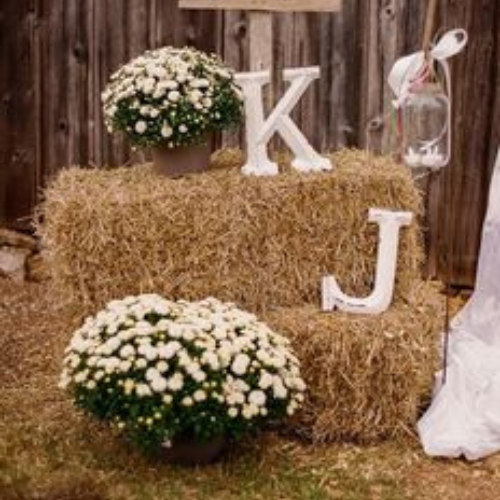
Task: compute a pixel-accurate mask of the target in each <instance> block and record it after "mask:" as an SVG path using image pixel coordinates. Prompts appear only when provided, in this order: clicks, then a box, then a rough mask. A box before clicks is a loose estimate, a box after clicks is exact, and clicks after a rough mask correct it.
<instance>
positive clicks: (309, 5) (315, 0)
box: [179, 0, 342, 12]
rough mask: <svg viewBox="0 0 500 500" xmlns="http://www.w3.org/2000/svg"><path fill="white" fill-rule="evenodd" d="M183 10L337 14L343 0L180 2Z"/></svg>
mask: <svg viewBox="0 0 500 500" xmlns="http://www.w3.org/2000/svg"><path fill="white" fill-rule="evenodd" d="M179 7H180V8H181V9H211V10H221V9H224V10H261V11H275V12H336V11H339V10H340V9H341V7H342V0H180V1H179Z"/></svg>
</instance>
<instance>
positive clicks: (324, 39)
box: [0, 0, 500, 285]
mask: <svg viewBox="0 0 500 500" xmlns="http://www.w3.org/2000/svg"><path fill="white" fill-rule="evenodd" d="M309 5H312V4H311V3H309ZM426 6H427V2H422V1H421V0H346V1H344V2H343V5H342V9H341V10H340V11H339V12H335V13H328V12H322V13H304V12H302V13H298V12H276V13H273V14H269V16H270V18H272V38H273V42H272V44H271V43H270V42H265V44H266V45H270V47H269V57H270V58H271V57H272V60H273V64H274V69H275V71H274V89H275V92H274V94H275V95H274V101H276V100H277V99H279V98H280V96H281V95H282V93H283V92H284V90H285V83H284V82H283V81H282V79H281V76H280V75H281V70H282V69H283V68H285V67H293V66H310V65H319V66H320V68H321V73H322V77H321V80H320V81H317V82H314V83H313V84H312V85H311V87H310V88H309V89H308V90H307V92H306V94H305V95H304V96H303V98H302V99H301V101H300V103H299V104H298V106H297V108H296V109H295V110H294V112H293V117H294V119H295V120H296V121H297V123H298V124H299V126H300V127H301V128H302V130H304V133H305V134H306V135H307V137H308V138H310V140H311V142H312V143H313V144H314V145H315V146H317V147H318V148H320V149H323V150H328V149H335V148H337V147H339V146H345V145H346V146H362V147H369V148H371V149H373V150H376V151H377V150H381V151H392V150H394V148H395V147H396V144H397V142H396V140H397V137H396V130H395V127H394V120H393V115H392V114H391V105H390V101H391V98H392V96H391V95H390V92H389V89H388V87H387V85H386V84H385V81H386V78H387V74H388V71H389V69H390V67H391V65H392V64H393V62H394V61H395V59H397V58H398V57H400V56H402V55H404V54H406V53H409V52H414V51H416V50H418V49H419V48H420V47H421V44H422V36H423V32H424V20H425V11H426ZM250 14H252V13H251V12H246V11H239V10H226V11H214V10H179V8H178V6H177V0H18V1H16V2H10V1H9V2H1V3H0V162H1V164H0V219H1V220H2V221H3V222H7V223H8V224H9V225H18V226H19V225H22V224H24V225H27V224H28V223H29V219H28V218H27V217H28V216H29V215H30V213H31V210H32V208H33V206H34V205H35V203H36V201H37V196H36V194H37V192H39V190H40V188H41V187H42V186H43V185H44V184H45V183H46V182H47V180H48V179H50V178H51V177H52V176H53V175H55V174H56V173H57V172H58V171H59V170H60V169H61V168H62V167H64V166H67V165H70V164H80V165H89V164H94V165H98V166H101V165H119V164H124V163H127V162H134V161H141V160H143V159H144V158H146V157H147V155H146V154H144V153H137V152H133V151H132V150H131V148H130V146H129V144H128V143H127V141H126V140H125V139H124V138H122V137H118V136H110V135H109V134H107V132H106V131H105V129H104V125H103V120H102V110H101V98H100V93H101V91H102V90H103V88H104V86H105V85H106V82H107V81H108V78H109V76H110V74H111V73H112V72H113V71H114V70H116V69H117V68H118V67H119V66H120V65H121V64H123V63H125V62H127V61H128V60H130V58H132V57H134V56H135V55H137V54H139V53H141V52H143V51H144V50H146V49H148V48H154V47H160V46H164V45H176V46H184V45H193V46H195V47H198V48H200V49H203V50H207V51H216V52H218V53H219V54H221V55H222V56H223V57H224V59H225V60H226V61H227V62H228V63H229V64H230V65H232V66H233V67H234V68H235V69H236V70H238V71H248V70H249V69H250V68H251V66H252V63H251V55H250V53H251V50H250V41H249V38H250V37H249V32H250V30H251V27H250ZM437 26H439V27H440V29H441V30H444V29H449V28H455V27H459V26H463V27H465V28H466V29H467V30H468V31H469V34H470V42H469V46H468V47H467V49H466V51H465V53H464V54H461V55H459V56H457V57H456V58H454V59H452V61H451V64H452V74H453V86H454V91H455V95H454V128H453V137H454V142H453V151H452V162H451V164H450V166H449V167H448V168H447V169H446V170H445V171H444V172H443V173H441V174H439V175H436V176H432V177H431V178H429V179H427V181H428V182H426V185H427V186H428V187H427V188H426V193H427V195H426V196H427V200H426V205H427V209H428V210H427V212H428V217H427V220H426V221H425V225H426V227H427V233H426V235H427V247H428V253H429V260H428V265H427V271H428V273H429V275H431V276H440V277H444V276H446V274H447V273H448V269H449V273H450V277H451V281H452V282H453V283H455V284H460V285H470V284H472V283H473V280H474V274H475V266H476V260H477V254H478V247H479V241H480V233H481V227H482V219H483V216H484V212H485V208H486V200H487V194H488V186H489V181H490V177H491V171H492V168H493V163H494V159H495V154H496V150H497V148H498V145H499V144H500V119H499V117H500V69H499V64H498V62H499V61H500V1H499V0H462V1H460V2H458V1H456V0H441V2H439V8H438V17H437ZM268 33H269V32H268ZM241 139H242V133H241V131H235V132H230V133H226V134H224V138H223V140H224V144H226V145H231V146H236V145H241V144H242V142H241ZM218 144H220V140H219V142H218ZM272 145H273V147H274V148H281V147H282V146H283V143H282V141H281V140H280V139H279V138H274V140H273V142H272Z"/></svg>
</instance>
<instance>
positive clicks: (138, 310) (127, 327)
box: [60, 295, 306, 449]
mask: <svg viewBox="0 0 500 500" xmlns="http://www.w3.org/2000/svg"><path fill="white" fill-rule="evenodd" d="M60 386H61V387H62V388H64V389H66V390H68V391H70V393H71V395H72V396H73V398H74V400H75V403H76V405H77V406H79V407H80V408H82V409H84V410H86V411H87V412H89V413H90V414H92V415H95V416H97V417H98V418H100V419H103V420H107V421H110V422H111V423H112V424H113V425H115V426H116V427H117V428H118V429H121V430H123V431H124V432H125V433H126V434H127V435H128V436H129V438H130V439H131V440H132V441H133V442H135V443H136V444H137V445H139V446H140V447H142V448H144V449H155V448H157V447H158V446H159V445H161V444H165V443H167V444H168V443H169V442H172V440H175V438H176V437H179V436H185V435H190V436H193V438H194V439H195V440H198V441H208V440H210V439H213V438H215V437H218V436H224V437H226V438H228V439H231V438H238V437H239V436H241V435H242V434H243V433H245V432H247V431H250V430H252V429H257V428H259V427H261V426H263V425H264V424H266V423H269V422H270V421H276V420H277V419H280V418H282V417H285V416H286V415H292V414H294V413H295V411H296V410H297V409H298V408H299V406H300V404H301V403H302V401H303V400H304V391H305V388H306V387H305V383H304V381H303V380H302V378H301V376H300V368H299V361H298V360H297V358H296V357H295V356H294V355H293V353H292V352H291V350H290V347H289V341H288V340H287V339H286V338H284V337H282V336H280V335H278V334H276V333H274V332H273V331H272V330H271V329H270V328H269V327H268V326H266V325H265V324H264V323H261V322H259V321H258V320H257V319H256V317H255V316H254V315H252V314H249V313H247V312H244V311H241V310H239V309H237V308H236V307H235V306H234V305H232V304H227V303H221V302H219V301H217V300H215V299H207V300H204V301H201V302H193V303H190V302H184V301H179V302H171V301H168V300H165V299H163V298H161V297H160V296H158V295H140V296H137V297H127V298H125V299H124V300H121V301H112V302H110V303H109V304H108V305H107V307H106V308H105V309H104V310H103V311H101V312H99V313H98V314H97V315H96V316H95V317H89V318H87V319H86V321H85V322H84V324H83V326H82V327H81V328H80V329H79V330H77V331H76V332H75V334H74V336H73V338H72V340H71V343H70V345H69V346H68V347H67V349H66V353H65V358H64V369H63V372H62V375H61V381H60Z"/></svg>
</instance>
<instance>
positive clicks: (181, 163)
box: [153, 139, 211, 177]
mask: <svg viewBox="0 0 500 500" xmlns="http://www.w3.org/2000/svg"><path fill="white" fill-rule="evenodd" d="M210 152H211V151H210V140H208V139H207V140H206V141H205V142H203V143H202V144H196V145H194V146H186V147H178V148H169V147H168V146H167V144H166V143H165V144H160V145H159V146H156V147H155V148H153V165H154V169H155V171H156V172H158V173H159V174H160V175H165V176H167V177H180V176H182V175H186V174H197V173H201V172H205V171H206V170H208V166H209V163H210Z"/></svg>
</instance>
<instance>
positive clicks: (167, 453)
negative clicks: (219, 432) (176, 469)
mask: <svg viewBox="0 0 500 500" xmlns="http://www.w3.org/2000/svg"><path fill="white" fill-rule="evenodd" d="M226 448H227V439H226V437H225V436H217V437H215V438H213V439H211V440H210V441H196V440H195V439H193V438H192V437H191V436H179V437H177V438H175V439H174V440H173V442H172V445H171V446H170V447H166V446H163V447H162V449H161V456H162V457H163V458H164V459H165V460H166V461H167V462H168V463H171V464H178V465H189V466H195V465H208V464H211V463H214V462H215V461H217V460H218V459H220V458H221V456H222V454H223V453H224V451H225V450H226Z"/></svg>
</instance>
